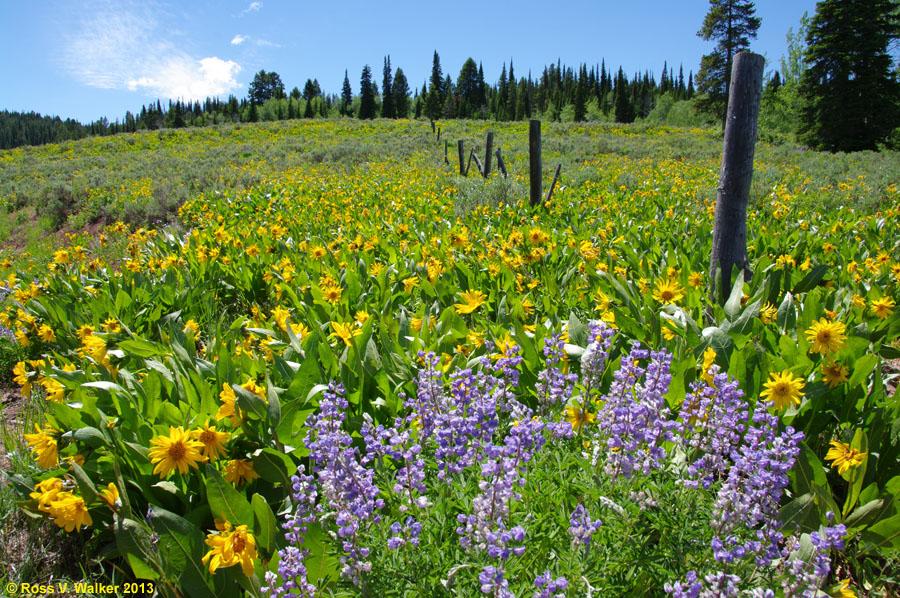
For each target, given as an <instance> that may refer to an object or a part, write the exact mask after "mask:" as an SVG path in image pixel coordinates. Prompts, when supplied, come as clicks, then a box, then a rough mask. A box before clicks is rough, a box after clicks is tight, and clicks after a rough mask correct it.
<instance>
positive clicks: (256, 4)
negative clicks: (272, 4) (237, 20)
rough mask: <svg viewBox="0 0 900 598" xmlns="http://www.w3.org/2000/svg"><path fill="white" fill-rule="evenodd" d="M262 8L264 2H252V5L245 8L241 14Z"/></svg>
mask: <svg viewBox="0 0 900 598" xmlns="http://www.w3.org/2000/svg"><path fill="white" fill-rule="evenodd" d="M261 8H262V2H251V3H250V6H248V7H247V8H245V9H244V10H243V12H241V14H242V15H245V14H247V13H250V12H259V9H261Z"/></svg>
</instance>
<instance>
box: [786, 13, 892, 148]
mask: <svg viewBox="0 0 900 598" xmlns="http://www.w3.org/2000/svg"><path fill="white" fill-rule="evenodd" d="M898 37H900V13H898V12H897V3H896V2H895V1H894V0H871V1H870V2H864V3H862V4H858V3H856V2H849V1H846V0H825V1H823V2H820V3H819V4H817V5H816V14H815V15H814V16H813V19H812V21H811V22H810V25H809V32H808V34H807V38H806V42H807V52H806V54H805V62H806V63H807V65H808V68H807V69H806V70H805V71H804V72H803V74H802V77H801V81H800V88H799V93H800V96H801V98H802V102H803V105H802V109H801V110H800V137H801V139H802V140H803V141H804V143H806V144H808V145H809V146H810V147H813V148H816V149H824V150H828V151H832V152H838V151H844V152H847V151H859V150H865V149H869V150H874V149H877V147H878V144H879V143H881V142H883V141H884V140H886V139H887V138H888V137H889V135H890V134H891V131H893V130H894V128H896V127H897V125H898V123H900V99H898V98H900V81H898V79H897V74H896V72H894V70H893V66H894V64H893V58H892V56H891V54H890V52H889V45H890V44H891V43H892V41H893V40H896V39H897V38H898Z"/></svg>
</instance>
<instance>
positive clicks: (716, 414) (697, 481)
mask: <svg viewBox="0 0 900 598" xmlns="http://www.w3.org/2000/svg"><path fill="white" fill-rule="evenodd" d="M718 368H719V366H717V365H714V366H713V367H712V369H711V371H712V372H714V373H713V385H712V387H710V386H708V385H706V384H703V383H701V382H694V383H692V384H691V393H690V394H689V395H688V396H687V397H685V400H684V403H683V404H682V407H681V413H680V414H679V418H680V419H681V423H682V427H683V429H682V444H683V446H684V448H685V450H686V451H687V452H688V454H690V453H691V452H694V453H700V456H699V458H697V459H696V460H695V461H694V462H692V463H691V464H690V465H688V469H687V472H688V475H689V476H690V479H688V480H685V481H684V485H685V486H688V487H690V488H697V487H698V486H699V485H702V486H703V487H704V488H705V489H709V487H710V486H711V485H712V483H713V481H714V480H715V479H717V478H719V477H721V476H724V475H725V474H726V473H727V471H728V469H729V467H730V466H731V454H732V452H733V451H734V450H735V449H736V448H737V447H738V446H739V445H740V443H741V441H742V437H743V434H744V432H745V431H746V429H747V419H748V405H747V401H746V400H745V399H744V393H743V391H741V389H740V388H738V383H737V381H736V380H735V379H734V378H731V377H730V376H728V375H726V374H721V373H718Z"/></svg>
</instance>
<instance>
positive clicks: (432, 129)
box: [431, 119, 434, 135]
mask: <svg viewBox="0 0 900 598" xmlns="http://www.w3.org/2000/svg"><path fill="white" fill-rule="evenodd" d="M431 134H432V135H434V119H432V120H431Z"/></svg>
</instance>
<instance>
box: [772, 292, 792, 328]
mask: <svg viewBox="0 0 900 598" xmlns="http://www.w3.org/2000/svg"><path fill="white" fill-rule="evenodd" d="M775 321H776V323H777V324H778V327H779V328H780V329H781V331H782V332H785V331H787V330H791V329H793V328H794V326H795V325H796V324H797V310H796V308H795V307H794V296H793V295H791V294H790V293H785V295H784V299H782V301H781V305H779V306H778V314H777V315H776V316H775Z"/></svg>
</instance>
